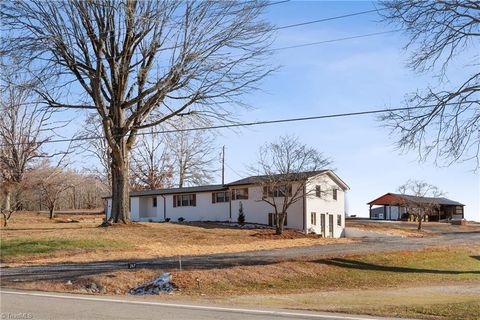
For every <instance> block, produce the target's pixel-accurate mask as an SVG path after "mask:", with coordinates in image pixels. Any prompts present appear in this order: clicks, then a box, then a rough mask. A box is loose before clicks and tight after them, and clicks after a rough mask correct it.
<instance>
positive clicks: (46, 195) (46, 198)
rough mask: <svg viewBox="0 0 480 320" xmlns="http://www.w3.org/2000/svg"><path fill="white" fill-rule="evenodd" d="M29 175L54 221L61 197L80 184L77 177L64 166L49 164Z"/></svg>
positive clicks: (41, 166) (41, 165)
mask: <svg viewBox="0 0 480 320" xmlns="http://www.w3.org/2000/svg"><path fill="white" fill-rule="evenodd" d="M29 174H30V175H31V176H30V177H29V180H30V181H31V182H30V183H31V185H32V187H33V188H36V189H37V190H38V191H39V192H40V195H41V197H42V198H41V199H42V202H43V203H44V204H45V206H46V207H47V209H48V211H49V217H50V219H53V218H54V217H55V209H56V206H57V204H58V202H59V200H60V199H61V197H62V196H64V194H65V192H66V191H67V190H68V189H70V188H73V187H74V186H75V185H76V184H78V181H76V180H75V175H74V174H73V173H72V172H69V171H67V170H65V168H64V166H62V165H56V166H51V165H50V164H49V163H48V162H44V163H42V164H40V165H39V166H37V167H36V168H35V169H34V170H31V171H30V172H29Z"/></svg>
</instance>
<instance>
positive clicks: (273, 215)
mask: <svg viewBox="0 0 480 320" xmlns="http://www.w3.org/2000/svg"><path fill="white" fill-rule="evenodd" d="M279 218H280V217H279ZM287 218H288V214H286V213H285V220H284V221H283V226H286V225H287V222H288V221H287ZM276 221H277V214H276V213H269V214H268V225H269V226H271V227H272V226H274V225H275V223H276Z"/></svg>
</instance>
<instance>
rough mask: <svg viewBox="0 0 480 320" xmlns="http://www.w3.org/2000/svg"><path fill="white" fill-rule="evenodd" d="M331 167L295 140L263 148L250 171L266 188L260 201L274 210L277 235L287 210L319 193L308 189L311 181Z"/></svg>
mask: <svg viewBox="0 0 480 320" xmlns="http://www.w3.org/2000/svg"><path fill="white" fill-rule="evenodd" d="M330 164H331V162H330V160H328V159H327V158H325V157H324V156H323V155H322V154H321V153H320V152H318V151H317V150H316V149H314V148H311V147H308V146H307V145H305V144H302V143H301V141H300V140H299V139H298V138H297V137H293V136H283V137H280V138H279V139H278V140H277V141H275V142H270V143H266V144H265V145H264V146H263V147H261V148H260V152H259V156H258V160H257V163H256V164H255V165H254V166H252V167H251V168H250V171H251V172H252V174H254V175H256V177H255V179H254V180H255V183H256V184H259V185H260V186H262V187H263V197H262V200H261V201H264V202H266V203H268V204H269V205H271V206H272V207H273V210H274V213H275V216H274V221H275V231H276V234H282V232H283V226H284V224H285V217H286V214H287V211H288V208H289V207H290V206H291V205H292V204H294V203H295V202H297V201H299V200H301V199H303V197H304V196H305V197H310V196H313V195H315V193H316V192H318V190H317V189H316V188H315V187H313V188H312V187H307V186H308V185H307V180H308V178H310V177H311V176H312V173H313V174H314V173H315V172H317V171H319V170H324V169H326V168H327V167H328V166H330ZM320 192H323V193H325V192H328V191H327V190H321V191H320Z"/></svg>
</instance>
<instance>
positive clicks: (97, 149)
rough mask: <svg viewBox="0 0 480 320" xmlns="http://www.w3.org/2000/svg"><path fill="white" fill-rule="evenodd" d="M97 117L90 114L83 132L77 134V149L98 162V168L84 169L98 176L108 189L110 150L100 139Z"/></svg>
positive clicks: (109, 183) (100, 128) (109, 182)
mask: <svg viewBox="0 0 480 320" xmlns="http://www.w3.org/2000/svg"><path fill="white" fill-rule="evenodd" d="M99 122H100V120H99V117H98V115H97V114H95V113H91V114H89V115H88V116H87V118H86V120H85V126H84V127H83V130H82V131H81V132H80V133H79V134H78V138H86V139H85V140H82V139H79V140H78V141H79V143H78V145H77V147H79V148H81V150H83V153H85V154H87V156H88V157H92V158H94V159H96V160H97V161H98V166H95V167H93V168H92V167H89V168H85V170H86V171H88V172H90V173H91V174H93V175H95V176H98V177H99V178H100V180H101V181H102V183H103V184H104V185H105V186H106V187H107V188H108V189H110V188H111V186H112V174H111V171H110V166H111V163H112V159H111V149H110V146H109V145H108V142H107V140H105V139H103V138H102V135H103V129H102V127H101V126H99V125H98V123H99Z"/></svg>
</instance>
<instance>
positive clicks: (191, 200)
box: [173, 194, 197, 207]
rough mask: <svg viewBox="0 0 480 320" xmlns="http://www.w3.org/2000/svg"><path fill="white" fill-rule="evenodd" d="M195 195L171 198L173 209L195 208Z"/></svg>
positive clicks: (180, 195)
mask: <svg viewBox="0 0 480 320" xmlns="http://www.w3.org/2000/svg"><path fill="white" fill-rule="evenodd" d="M196 198H197V197H196V195H195V194H179V195H174V196H173V206H174V207H195V206H196V205H197V204H196V200H197V199H196Z"/></svg>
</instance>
